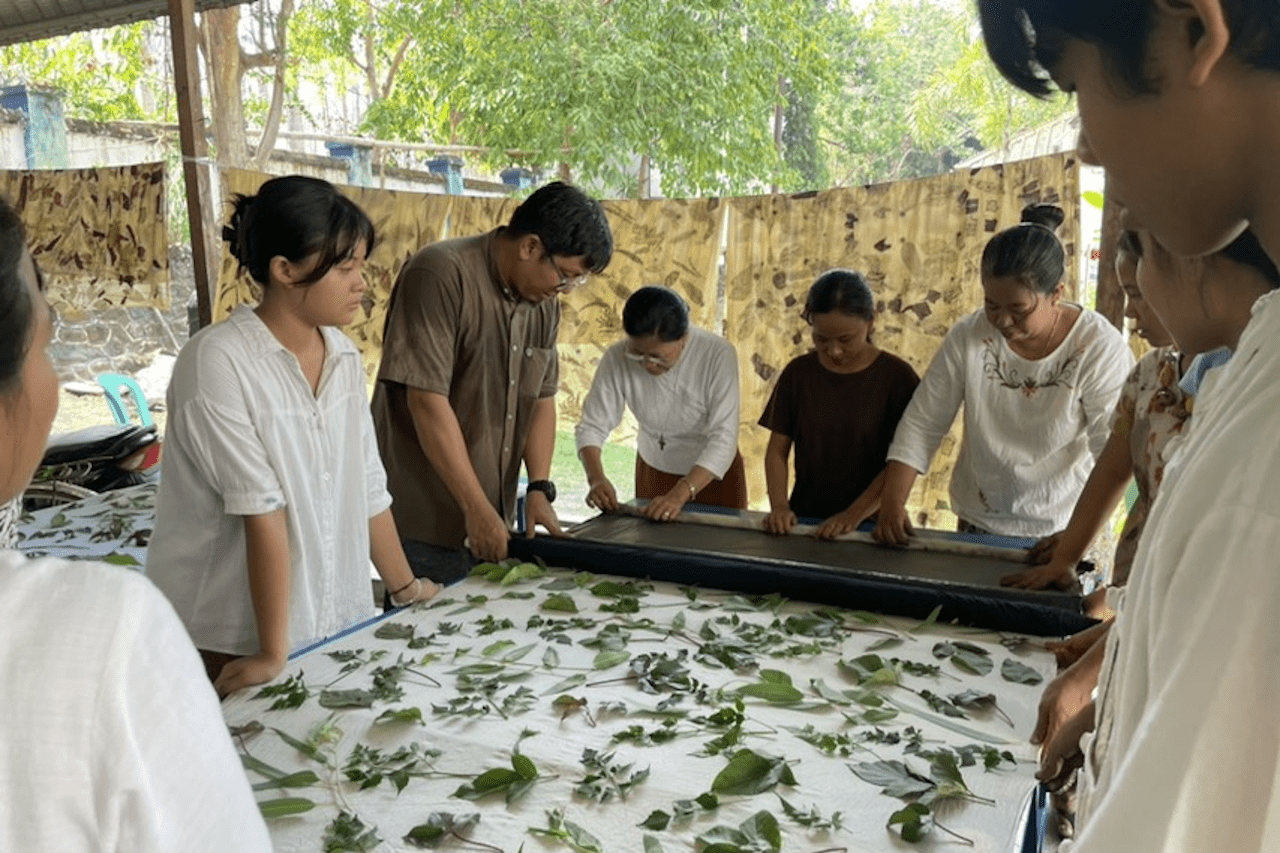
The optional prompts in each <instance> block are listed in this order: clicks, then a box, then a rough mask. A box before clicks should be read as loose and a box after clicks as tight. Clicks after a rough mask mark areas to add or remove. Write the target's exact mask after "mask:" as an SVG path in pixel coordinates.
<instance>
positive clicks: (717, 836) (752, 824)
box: [697, 811, 782, 853]
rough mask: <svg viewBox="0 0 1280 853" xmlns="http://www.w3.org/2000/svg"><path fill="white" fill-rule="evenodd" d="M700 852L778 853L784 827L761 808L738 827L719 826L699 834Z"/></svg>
mask: <svg viewBox="0 0 1280 853" xmlns="http://www.w3.org/2000/svg"><path fill="white" fill-rule="evenodd" d="M697 841H698V843H699V844H700V845H703V846H702V847H701V848H700V850H701V853H778V851H779V850H781V849H782V830H781V829H779V828H778V819H777V818H775V817H774V816H773V815H771V814H769V812H766V811H759V812H756V813H755V814H753V815H752V816H751V817H749V818H747V819H746V820H745V821H743V822H742V823H740V824H739V825H738V826H737V827H736V828H735V827H729V826H716V827H713V828H711V829H709V830H707V831H706V832H704V833H702V834H701V835H699V836H698V839H697Z"/></svg>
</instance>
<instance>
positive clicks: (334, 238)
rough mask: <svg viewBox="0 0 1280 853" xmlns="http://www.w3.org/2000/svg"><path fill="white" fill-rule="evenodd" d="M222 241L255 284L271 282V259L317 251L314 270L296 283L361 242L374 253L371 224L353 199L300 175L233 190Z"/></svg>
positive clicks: (296, 258) (295, 258)
mask: <svg viewBox="0 0 1280 853" xmlns="http://www.w3.org/2000/svg"><path fill="white" fill-rule="evenodd" d="M231 205H232V211H231V219H230V221H229V222H228V223H227V225H226V226H225V227H224V228H223V229H222V239H223V240H226V241H227V242H228V243H229V244H230V245H231V255H232V257H234V258H235V259H236V261H238V262H239V264H240V269H242V270H248V271H249V275H250V276H252V277H253V280H254V281H256V282H257V283H258V284H260V285H262V286H263V287H266V286H267V284H268V283H269V281H270V274H269V272H268V269H269V267H270V265H271V259H272V258H274V257H275V256H276V255H280V256H281V257H283V258H286V259H288V260H290V261H292V262H294V263H297V262H300V261H302V260H304V259H305V258H309V257H311V256H312V255H318V256H319V257H318V259H317V263H316V266H315V269H313V270H312V271H311V272H310V273H308V275H307V277H306V278H304V279H303V280H302V281H300V282H298V284H314V283H316V282H317V281H319V280H320V279H322V278H324V277H325V274H326V273H328V272H329V270H331V269H333V267H335V266H336V265H338V264H340V263H342V262H343V261H344V260H346V259H347V258H349V257H351V253H352V252H354V251H355V249H356V246H358V245H359V244H360V243H361V242H364V243H365V245H366V251H367V252H372V251H373V245H374V243H375V242H376V235H375V234H374V230H373V222H372V221H371V220H370V219H369V216H368V214H366V213H365V212H364V211H363V210H361V209H360V206H359V205H357V204H356V203H355V202H354V201H352V200H351V199H349V198H347V197H346V196H344V195H343V194H342V193H340V192H338V190H337V188H336V187H334V186H333V184H331V183H329V182H328V181H322V180H320V179H319V178H308V177H305V176H303V175H288V176H286V177H283V178H272V179H271V180H269V181H267V182H266V183H264V184H263V185H262V186H261V187H259V188H258V192H257V193H256V194H255V195H251V196H246V195H241V194H239V193H237V194H236V195H235V196H234V197H233V198H232V200H231Z"/></svg>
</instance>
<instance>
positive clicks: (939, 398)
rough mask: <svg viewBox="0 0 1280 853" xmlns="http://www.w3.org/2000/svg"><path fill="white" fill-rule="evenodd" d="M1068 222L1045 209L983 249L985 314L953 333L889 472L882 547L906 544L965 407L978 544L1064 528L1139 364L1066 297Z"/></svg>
mask: <svg viewBox="0 0 1280 853" xmlns="http://www.w3.org/2000/svg"><path fill="white" fill-rule="evenodd" d="M1062 220H1063V211H1062V209H1061V208H1059V207H1057V206H1055V205H1048V204H1036V205H1031V206H1029V207H1027V208H1026V209H1024V210H1023V215H1022V223H1021V224H1019V225H1015V226H1014V227H1012V228H1008V229H1006V230H1004V231H1001V232H1000V233H998V234H996V235H995V236H994V237H992V238H991V240H990V241H989V242H988V243H987V245H986V248H985V249H984V250H983V252H982V290H983V295H984V304H983V307H982V309H980V310H978V311H975V312H974V313H972V314H970V315H969V316H967V317H964V318H963V319H961V320H960V321H959V322H957V323H956V324H955V325H954V326H952V328H951V330H950V331H948V332H947V336H946V338H945V339H944V340H943V342H942V347H941V348H940V349H939V350H938V353H937V355H935V356H934V358H933V362H932V363H931V364H930V365H929V369H928V370H927V371H925V375H924V378H923V379H922V380H921V383H920V387H919V388H917V389H916V392H915V395H914V396H913V397H912V398H911V404H910V405H909V406H907V410H906V412H905V413H904V414H903V416H902V420H901V421H900V422H899V424H898V430H897V432H896V433H895V434H894V439H893V444H892V446H891V447H890V448H889V454H888V458H889V463H888V465H887V466H886V468H885V480H884V488H883V491H882V497H881V503H880V507H879V510H880V515H879V519H878V521H877V524H876V530H875V536H876V538H877V539H879V540H880V541H882V542H886V543H890V544H904V543H905V542H906V541H907V539H908V537H909V536H910V535H911V534H912V533H913V532H914V530H913V528H912V525H911V520H910V519H909V518H908V517H907V511H906V501H907V495H908V493H909V492H910V491H911V486H912V485H913V484H914V483H915V480H916V477H918V476H919V475H920V474H922V473H924V472H925V471H927V470H928V469H929V463H930V461H931V460H932V458H933V454H934V453H935V452H936V451H937V449H938V445H939V444H941V442H942V439H943V437H944V436H945V435H946V434H947V431H948V430H949V429H950V428H951V423H952V421H954V420H955V417H956V414H957V413H958V412H959V410H960V406H961V404H964V435H963V438H962V439H961V443H960V454H959V456H958V457H957V459H956V464H955V470H954V471H953V472H952V475H951V510H952V512H954V513H955V514H956V516H957V517H958V519H959V529H960V530H962V531H966V532H971V533H993V534H1000V535H1005V536H1024V537H1031V538H1039V537H1042V536H1047V535H1049V534H1051V533H1053V532H1055V531H1058V530H1061V529H1062V528H1063V527H1065V526H1066V523H1067V519H1068V518H1069V517H1070V516H1071V510H1072V507H1074V506H1075V502H1076V498H1077V497H1078V496H1079V494H1080V490H1081V489H1082V488H1083V487H1084V483H1085V480H1086V479H1087V478H1088V476H1089V472H1090V470H1092V468H1093V464H1094V460H1095V459H1096V458H1097V456H1098V454H1099V453H1100V452H1101V450H1102V447H1103V445H1104V444H1106V441H1107V436H1108V434H1109V432H1110V424H1109V417H1110V414H1111V411H1112V410H1113V409H1114V408H1115V403H1116V399H1117V397H1119V395H1120V389H1121V388H1122V387H1123V385H1124V381H1125V377H1127V376H1128V375H1129V371H1130V369H1131V368H1132V367H1133V356H1132V354H1131V353H1130V352H1129V348H1128V347H1127V346H1126V344H1125V341H1124V338H1123V336H1121V334H1120V333H1119V331H1117V330H1116V328H1115V327H1114V326H1112V325H1111V324H1110V323H1109V322H1108V321H1107V320H1106V318H1104V317H1103V316H1102V315H1100V314H1098V313H1097V312H1094V311H1090V310H1087V309H1085V308H1083V307H1081V306H1080V305H1076V304H1074V303H1070V302H1065V301H1063V299H1062V295H1063V282H1062V276H1063V272H1064V270H1065V268H1066V252H1065V250H1064V249H1063V246H1062V242H1061V241H1060V240H1059V239H1058V237H1057V235H1056V233H1055V230H1056V229H1057V227H1058V226H1059V225H1061V224H1062Z"/></svg>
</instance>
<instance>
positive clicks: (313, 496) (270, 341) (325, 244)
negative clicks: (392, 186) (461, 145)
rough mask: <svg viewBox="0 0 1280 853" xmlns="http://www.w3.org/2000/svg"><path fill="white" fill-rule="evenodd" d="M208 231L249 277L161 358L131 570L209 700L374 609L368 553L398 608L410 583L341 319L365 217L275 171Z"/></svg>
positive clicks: (421, 593)
mask: <svg viewBox="0 0 1280 853" xmlns="http://www.w3.org/2000/svg"><path fill="white" fill-rule="evenodd" d="M223 236H224V237H225V238H226V239H227V241H228V242H229V243H230V244H231V253H232V255H233V256H234V257H235V258H236V260H237V261H239V263H240V266H241V267H242V268H243V269H247V270H248V271H249V274H250V275H251V276H252V277H253V279H254V281H256V282H257V283H258V284H259V285H260V286H261V287H262V301H261V302H260V303H259V304H258V306H257V307H256V308H249V307H248V306H245V305H241V306H238V307H237V308H236V309H235V311H233V312H232V314H231V316H230V317H229V318H227V319H226V320H225V321H223V322H221V323H218V324H216V325H214V326H210V327H209V328H206V329H203V330H201V332H200V333H199V334H197V335H195V336H194V337H193V338H192V339H191V340H190V341H188V342H187V344H186V346H184V347H183V348H182V352H181V353H179V354H178V360H177V363H176V364H175V365H174V370H173V379H172V381H171V382H170V385H169V398H168V411H169V425H168V434H167V435H166V437H165V458H164V463H163V474H162V477H161V479H160V491H159V495H158V496H157V499H156V507H157V513H156V527H155V533H154V534H153V536H152V538H151V543H150V546H149V548H148V550H147V573H148V575H149V576H150V577H151V578H152V579H153V580H154V581H155V582H156V585H157V586H159V587H160V589H161V590H163V591H164V593H165V595H167V596H168V597H169V600H170V601H171V602H172V603H173V606H174V609H176V610H177V612H178V615H179V616H180V617H181V618H182V621H183V624H185V625H186V626H187V631H188V632H189V633H190V634H191V638H192V640H194V642H195V644H196V647H197V648H199V649H200V652H201V655H202V657H203V658H204V661H205V667H206V669H207V671H208V672H209V677H210V678H211V679H213V681H214V686H215V687H216V688H217V690H218V692H219V693H220V694H222V695H224V696H225V695H227V694H228V693H231V692H234V691H235V690H238V689H240V688H242V687H247V686H249V685H253V684H261V683H263V682H266V681H270V680H271V679H272V678H275V677H276V676H277V675H278V674H279V673H280V671H281V670H282V669H283V668H284V664H285V660H286V658H287V657H288V655H289V653H290V652H292V651H296V650H297V649H299V648H302V647H304V646H306V645H308V644H310V643H313V642H316V641H318V640H321V639H324V638H325V637H327V636H330V635H332V634H335V633H337V632H338V631H340V630H342V629H343V628H345V627H348V626H350V625H352V624H354V623H356V622H359V621H360V620H362V619H366V618H368V617H370V616H372V615H373V614H374V604H373V594H372V589H371V587H370V584H369V560H370V558H372V560H373V564H374V566H375V567H376V568H377V570H378V572H379V574H380V575H381V576H382V579H383V581H384V582H385V584H386V588H387V590H388V592H389V593H390V595H391V602H392V603H393V604H394V605H396V606H404V605H408V604H412V603H413V602H415V601H424V600H426V599H428V598H430V597H431V596H432V595H434V594H435V593H436V592H438V591H439V587H438V586H436V584H434V583H433V582H432V581H430V580H426V579H415V578H414V577H413V573H412V572H411V571H410V569H409V564H408V562H407V561H406V560H405V556H404V551H403V549H402V548H401V545H400V537H399V535H398V534H397V532H396V527H395V521H394V520H393V519H392V517H391V511H390V507H391V496H390V495H389V494H388V493H387V489H386V474H385V472H384V471H383V468H382V461H381V459H380V458H379V456H378V447H377V443H376V440H375V438H374V433H373V418H372V416H371V415H370V413H369V404H368V395H367V393H366V390H365V377H364V369H363V367H362V365H361V361H360V354H359V352H358V351H357V350H356V348H355V345H354V344H352V343H351V341H350V340H348V339H347V338H346V336H344V335H343V334H342V333H341V332H339V331H338V330H337V329H335V328H333V327H334V326H341V325H346V324H347V323H350V322H351V321H352V320H353V319H354V318H355V316H356V312H357V311H359V310H360V307H361V301H362V299H363V297H364V293H365V290H366V289H367V286H366V284H365V281H364V278H363V276H362V275H361V268H362V267H363V265H364V259H365V257H366V256H367V254H368V253H369V251H370V250H372V248H373V245H374V231H373V224H372V223H371V222H370V221H369V217H368V216H367V215H365V213H364V211H363V210H361V209H360V208H359V207H357V206H356V204H355V203H354V202H352V201H350V200H349V199H347V198H346V197H344V196H342V195H341V194H340V193H339V192H338V191H337V190H336V189H335V188H334V187H333V186H332V185H331V184H329V183H327V182H325V181H322V180H319V179H316V178H307V177H302V176H297V175H294V176H289V177H283V178H273V179H272V180H269V181H267V182H266V183H264V184H263V185H262V186H261V187H260V188H259V190H258V193H257V194H256V195H253V196H248V197H246V196H237V197H236V199H235V209H234V212H233V213H232V216H231V224H230V225H229V226H228V227H227V228H226V229H224V232H223Z"/></svg>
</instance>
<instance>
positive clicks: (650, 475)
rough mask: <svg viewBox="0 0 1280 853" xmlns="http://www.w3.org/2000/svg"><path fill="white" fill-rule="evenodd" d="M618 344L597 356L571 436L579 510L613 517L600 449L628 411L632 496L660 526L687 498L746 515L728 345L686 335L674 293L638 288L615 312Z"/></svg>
mask: <svg viewBox="0 0 1280 853" xmlns="http://www.w3.org/2000/svg"><path fill="white" fill-rule="evenodd" d="M622 327H623V330H624V331H625V332H626V334H627V337H626V340H623V341H619V342H618V343H616V344H614V345H613V346H611V347H609V349H607V350H605V353H604V355H603V356H602V357H601V359H600V364H599V366H598V367H597V368H596V375H595V378H594V379H593V380H592V382H591V390H590V392H588V394H587V399H586V401H585V402H584V403H583V404H582V420H581V421H580V422H579V423H578V427H577V430H576V432H575V434H576V438H577V444H578V457H579V459H581V460H582V467H583V468H584V469H585V470H586V474H587V483H588V486H589V489H590V490H589V491H588V493H587V505H588V506H592V507H597V508H599V509H601V510H603V511H604V512H615V511H617V509H618V495H617V491H616V490H615V489H614V486H613V483H611V482H609V478H608V477H606V476H605V473H604V467H603V465H602V464H601V461H600V448H601V446H602V445H603V444H604V442H605V439H607V438H608V437H609V433H611V432H612V431H613V430H614V428H615V427H617V426H618V424H619V423H620V422H621V421H622V414H623V411H624V410H625V409H626V408H627V407H630V408H631V411H632V412H633V413H634V414H635V417H636V422H637V423H638V424H639V426H640V431H639V437H638V440H637V444H638V445H639V446H638V448H637V452H636V497H638V498H649V499H650V502H649V504H648V505H647V506H646V507H645V510H644V513H645V515H646V516H648V517H649V518H652V519H655V520H659V521H665V520H669V519H672V518H675V516H676V514H677V513H678V512H680V509H681V507H683V506H684V505H685V504H686V503H688V502H689V501H691V500H694V499H695V498H696V499H697V501H698V502H699V503H705V504H711V505H716V506H725V507H730V508H733V509H745V508H746V506H747V486H746V475H745V472H744V468H743V463H742V455H741V454H740V453H738V409H739V397H738V361H737V353H736V351H735V350H734V348H733V345H732V344H730V343H729V342H728V341H726V340H725V339H724V338H721V337H719V336H718V335H713V334H711V333H710V332H707V331H704V330H702V329H698V328H690V326H689V306H688V305H686V304H685V301H684V300H683V299H681V298H680V296H679V295H678V294H677V293H676V292H675V291H673V290H670V289H668V288H665V287H656V286H649V287H642V288H640V289H639V290H637V291H636V292H635V293H633V294H631V296H630V297H629V298H628V299H627V303H626V305H625V306H624V307H623V310H622Z"/></svg>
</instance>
